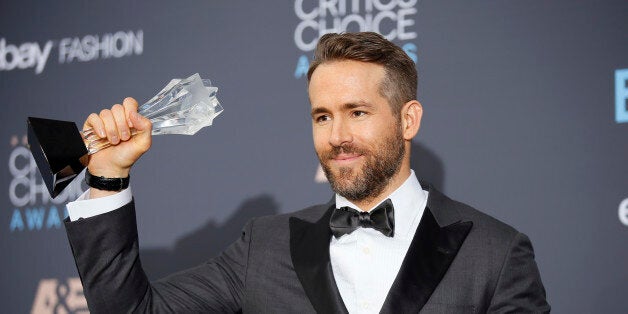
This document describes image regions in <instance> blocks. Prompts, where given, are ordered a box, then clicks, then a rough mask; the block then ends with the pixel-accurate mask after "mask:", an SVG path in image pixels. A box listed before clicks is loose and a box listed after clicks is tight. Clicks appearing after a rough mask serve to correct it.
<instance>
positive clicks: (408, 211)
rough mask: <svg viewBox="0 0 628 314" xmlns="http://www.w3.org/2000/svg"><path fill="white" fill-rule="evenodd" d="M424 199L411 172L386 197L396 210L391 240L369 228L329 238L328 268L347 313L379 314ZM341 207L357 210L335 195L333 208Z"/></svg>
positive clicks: (421, 213)
mask: <svg viewBox="0 0 628 314" xmlns="http://www.w3.org/2000/svg"><path fill="white" fill-rule="evenodd" d="M427 195H428V192H427V191H424V190H423V189H422V188H421V185H420V184H419V180H417V178H416V175H415V174H414V171H412V173H411V174H410V177H408V179H407V180H406V181H405V182H404V183H403V184H402V185H401V186H400V187H399V188H397V190H395V191H394V192H393V193H392V194H390V195H389V196H388V197H387V198H390V200H391V201H392V203H393V207H394V208H395V233H394V236H393V237H390V238H389V237H387V236H385V235H383V234H382V233H381V232H379V231H377V230H375V229H372V228H358V229H356V230H355V231H353V232H352V233H351V234H345V235H343V236H341V237H340V238H338V239H336V237H332V238H331V241H330V243H329V255H330V258H331V266H332V269H333V273H334V278H335V279H336V285H337V286H338V291H339V292H340V295H341V296H342V300H343V302H344V303H345V306H346V307H347V310H349V313H379V311H380V309H381V308H382V306H383V305H384V301H385V300H386V296H387V295H388V291H389V290H390V287H391V286H392V284H393V282H394V281H395V278H396V277H397V273H398V272H399V269H400V268H401V263H402V262H403V259H404V258H405V256H406V252H407V251H408V248H409V247H410V242H412V238H413V237H414V233H415V231H416V229H417V228H418V226H419V222H420V220H421V217H422V216H423V211H424V210H425V206H426V204H427ZM378 205H379V204H378ZM343 206H349V207H352V208H355V209H358V207H357V206H355V205H354V204H352V203H351V202H349V201H348V200H347V199H345V198H344V197H342V196H340V195H336V207H337V208H340V207H343ZM375 207H377V206H374V207H373V208H371V209H370V210H369V211H371V210H373V209H374V208H375ZM358 210H359V209H358Z"/></svg>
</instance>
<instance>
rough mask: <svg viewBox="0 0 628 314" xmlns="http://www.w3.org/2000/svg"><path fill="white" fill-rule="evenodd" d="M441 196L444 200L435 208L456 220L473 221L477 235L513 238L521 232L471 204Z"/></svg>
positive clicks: (473, 229) (473, 230) (474, 231)
mask: <svg viewBox="0 0 628 314" xmlns="http://www.w3.org/2000/svg"><path fill="white" fill-rule="evenodd" d="M437 193H438V192H437ZM441 197H442V200H441V202H439V204H438V205H439V206H438V208H435V209H434V210H435V211H441V213H440V214H441V215H444V216H448V217H455V219H454V220H457V221H461V222H464V221H471V222H472V223H473V228H472V232H473V233H475V234H476V235H480V236H482V237H490V238H500V239H512V238H514V237H515V236H516V235H517V234H519V233H520V232H519V231H518V230H517V229H516V228H515V227H513V226H512V225H510V224H508V223H506V222H503V221H501V220H499V219H498V218H495V217H493V216H491V215H489V214H487V213H485V212H483V211H482V210H479V209H477V208H475V207H473V206H471V205H469V204H466V203H463V202H460V201H457V200H454V199H451V198H449V197H447V196H445V195H442V194H441ZM443 212H445V213H443ZM436 215H438V214H436ZM450 219H451V218H450Z"/></svg>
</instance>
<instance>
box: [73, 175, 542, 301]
mask: <svg viewBox="0 0 628 314" xmlns="http://www.w3.org/2000/svg"><path fill="white" fill-rule="evenodd" d="M428 189H429V198H428V202H427V208H426V210H425V212H424V214H423V217H422V219H421V222H420V224H419V227H418V229H417V231H416V233H415V235H414V238H413V240H412V243H411V245H410V248H409V249H408V252H407V254H406V256H405V259H404V261H403V264H402V265H401V269H400V270H399V273H398V275H397V277H396V279H395V281H394V283H393V286H392V288H391V289H390V291H389V293H388V296H387V298H386V301H385V303H384V306H383V308H382V310H381V312H382V313H485V312H490V313H546V312H549V310H550V307H549V305H548V303H547V302H546V299H545V290H544V288H543V284H542V283H541V278H540V276H539V271H538V269H537V266H536V263H535V262H534V253H533V251H532V246H531V244H530V241H529V240H528V238H527V237H526V236H525V235H523V234H522V233H519V232H517V231H516V230H515V229H513V228H512V227H510V226H508V225H506V224H504V223H502V222H499V221H498V220H496V219H494V218H491V217H489V216H487V215H485V214H482V213H480V212H479V211H477V210H475V209H473V208H471V207H469V206H467V205H464V204H462V203H459V202H456V201H453V200H451V199H449V198H447V197H446V196H444V195H443V194H441V193H440V192H438V191H437V190H435V189H433V188H431V187H429V188H428ZM333 208H334V204H333V203H328V204H325V205H319V206H313V207H310V208H306V209H303V210H301V211H298V212H295V213H290V214H282V215H276V216H268V217H261V218H256V219H253V220H251V221H250V222H249V223H248V224H247V225H246V226H245V228H244V230H243V231H242V236H241V237H240V238H239V239H238V240H237V241H236V242H235V243H233V244H232V245H231V246H229V248H227V249H226V250H225V251H224V252H223V253H222V254H221V255H220V256H218V257H216V258H214V259H212V260H210V261H208V262H206V263H204V264H202V265H199V266H197V267H195V268H192V269H188V270H185V271H182V272H180V273H176V274H173V275H171V276H169V277H166V278H164V279H161V280H159V281H157V282H153V283H150V282H149V281H148V280H147V277H146V275H145V274H144V271H143V270H142V265H141V262H140V258H139V250H138V238H137V227H136V221H135V209H134V204H133V202H131V203H130V204H128V205H125V206H124V207H122V208H119V209H117V210H115V211H112V212H109V213H106V214H103V215H99V216H95V217H91V218H87V219H79V220H77V221H75V222H69V221H67V220H66V223H65V225H66V229H67V233H68V237H69V240H70V245H71V247H72V252H73V254H74V258H75V260H76V265H77V267H78V271H79V274H80V277H81V280H82V282H83V288H84V293H85V297H86V299H87V301H88V304H89V309H90V311H91V312H92V313H130V312H141V313H144V312H159V313H162V312H166V313H233V312H236V313H237V312H244V313H314V312H318V313H345V312H347V310H346V308H345V306H344V303H343V301H342V298H341V297H340V294H339V292H338V289H337V287H336V284H335V281H334V277H333V273H332V269H331V264H330V260H329V241H330V239H331V236H332V235H331V232H330V229H329V218H330V215H331V211H332V209H333ZM199 249H202V248H199ZM373 271H377V270H375V269H374V270H373ZM364 275H365V276H368V274H364Z"/></svg>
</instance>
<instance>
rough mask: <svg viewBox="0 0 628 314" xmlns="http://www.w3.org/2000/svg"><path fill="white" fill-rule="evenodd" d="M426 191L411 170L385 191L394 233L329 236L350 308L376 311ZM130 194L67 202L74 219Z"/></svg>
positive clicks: (409, 237)
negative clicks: (400, 183) (389, 192)
mask: <svg viewBox="0 0 628 314" xmlns="http://www.w3.org/2000/svg"><path fill="white" fill-rule="evenodd" d="M427 196H428V193H427V191H424V190H423V189H422V188H421V185H420V184H419V181H418V179H417V178H416V175H415V174H414V171H412V173H411V174H410V176H409V177H408V179H406V181H405V182H404V183H403V184H402V185H401V186H400V187H399V188H397V190H395V191H394V192H393V193H392V194H390V195H389V196H388V197H387V198H390V200H391V201H392V203H393V206H394V209H395V210H394V212H395V233H394V236H393V237H391V238H389V237H386V236H385V235H383V234H382V233H381V232H379V231H377V230H374V229H371V228H358V229H356V230H355V231H353V232H352V233H351V234H345V235H343V236H341V237H340V238H338V239H336V238H335V237H332V238H331V241H330V243H329V254H330V258H331V265H332V269H333V273H334V278H335V280H336V285H337V286H338V291H339V292H340V295H341V296H342V300H343V302H344V303H345V306H346V307H347V310H348V311H349V313H379V311H380V309H381V308H382V305H383V304H384V301H385V300H386V296H387V295H388V291H389V290H390V287H391V286H392V284H393V282H394V280H395V278H396V277H397V273H398V272H399V268H401V263H402V262H403V259H404V257H405V256H406V252H407V251H408V248H409V247H410V242H411V241H412V238H413V237H414V233H415V231H416V229H417V227H418V226H419V222H420V220H421V217H422V216H423V211H424V210H425V206H426V204H427ZM131 199H132V194H131V188H130V187H129V188H127V189H125V190H122V191H121V192H120V193H116V194H113V195H110V196H107V197H101V198H96V199H89V190H88V191H86V192H85V193H83V194H82V195H81V196H80V197H79V198H78V199H77V200H76V201H74V202H70V203H68V205H67V208H68V215H69V217H70V220H71V221H75V220H77V219H79V218H88V217H92V216H96V215H100V214H104V213H107V212H110V211H113V210H115V209H117V208H120V207H121V206H123V205H125V204H127V203H128V202H130V201H131ZM378 205H379V204H378ZM343 206H349V207H352V208H355V209H358V207H357V206H355V205H354V204H352V203H351V202H350V201H348V200H347V199H346V198H344V197H342V196H340V195H336V207H337V208H340V207H343ZM375 207H377V206H374V207H373V208H375ZM373 208H372V209H373ZM372 209H370V210H372ZM370 210H369V211H370Z"/></svg>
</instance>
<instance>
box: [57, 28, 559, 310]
mask: <svg viewBox="0 0 628 314" xmlns="http://www.w3.org/2000/svg"><path fill="white" fill-rule="evenodd" d="M308 80H309V86H308V89H309V96H310V102H311V106H312V108H311V114H312V132H313V138H314V146H315V149H316V153H317V155H318V157H319V159H320V162H321V165H322V166H323V169H324V171H325V173H326V175H327V178H328V179H329V181H330V183H331V186H332V188H333V190H334V191H335V193H336V195H335V197H334V198H333V199H332V201H330V202H329V203H327V204H324V205H318V206H313V207H310V208H306V209H304V210H301V211H298V212H295V213H291V214H284V215H277V216H268V217H261V218H256V219H253V220H252V221H250V222H249V223H248V224H247V225H246V226H245V228H244V230H243V232H242V236H241V237H240V239H238V240H237V241H236V242H235V243H233V244H232V245H231V246H230V247H229V248H227V249H226V250H225V251H224V252H223V253H222V254H221V255H220V256H218V257H217V258H215V259H213V260H210V261H208V262H207V263H205V264H202V265H200V266H198V267H196V268H192V269H189V270H186V271H183V272H180V273H177V274H174V275H171V276H169V277H167V278H164V279H162V280H159V281H157V282H154V283H149V282H148V280H147V279H146V275H145V274H144V272H143V270H142V267H141V263H140V260H139V255H138V242H137V241H138V240H137V228H136V224H135V211H134V203H133V201H132V200H131V196H130V190H129V189H128V188H127V189H124V190H123V191H122V192H118V191H111V190H118V189H119V188H120V187H119V186H118V185H119V184H118V183H117V182H124V180H125V179H119V178H128V175H129V172H130V168H131V166H132V165H133V163H135V161H137V159H138V158H139V157H140V156H141V155H142V154H143V153H144V152H146V151H147V150H148V148H149V147H150V143H151V139H150V132H149V131H150V127H151V126H150V122H149V121H148V120H146V119H145V118H143V117H141V116H139V115H138V114H137V112H136V111H137V102H135V100H133V99H131V98H127V99H125V100H124V102H123V104H122V105H115V106H113V107H112V108H111V110H103V111H101V112H100V114H92V115H90V116H89V118H88V119H87V121H86V123H85V127H86V128H87V127H93V128H94V129H95V130H96V131H97V132H98V134H99V135H100V136H101V137H103V138H104V137H106V138H107V139H109V141H110V142H111V143H112V144H114V146H113V147H111V148H108V149H106V150H103V151H101V152H99V153H97V154H95V155H93V156H92V157H91V159H90V161H89V165H88V172H89V173H91V174H88V176H87V178H88V179H87V181H88V184H89V185H90V186H92V188H91V189H90V190H89V191H88V192H87V194H88V195H84V196H82V197H81V199H79V200H78V201H76V202H73V203H70V204H68V210H69V212H70V220H72V222H66V228H67V231H68V236H69V239H70V244H71V246H72V250H73V253H74V256H75V259H76V264H77V267H78V270H79V274H80V276H81V280H82V281H83V286H84V289H85V297H86V298H87V300H88V303H89V307H90V310H91V311H92V312H93V313H100V312H102V313H121V312H175V313H188V312H205V313H206V312H240V311H242V312H247V313H293V312H301V313H313V312H318V313H343V312H351V313H378V312H381V313H418V312H421V313H484V312H492V313H493V312H494V313H528V312H529V313H544V312H549V309H550V308H549V305H548V304H547V302H546V300H545V290H544V288H543V285H542V283H541V279H540V276H539V272H538V269H537V267H536V264H535V262H534V254H533V251H532V247H531V244H530V242H529V240H528V238H527V237H526V236H525V235H523V234H521V233H519V232H517V231H516V230H514V229H513V228H512V227H509V226H507V225H505V224H504V223H501V222H499V221H497V220H495V219H493V218H491V217H488V216H487V215H485V214H482V213H480V212H478V211H476V210H475V209H473V208H470V207H469V206H467V205H464V204H462V203H458V202H456V201H453V200H450V199H449V198H447V197H446V196H444V195H442V194H441V193H440V192H438V191H436V190H435V189H433V188H432V187H430V186H429V185H427V184H420V183H419V181H418V180H417V178H416V176H415V174H414V172H413V171H412V170H411V169H410V148H411V141H412V138H413V137H414V136H415V135H416V133H417V132H418V130H419V126H420V122H421V116H422V107H421V104H420V103H419V102H418V101H417V100H416V86H417V74H416V69H415V66H414V63H413V62H412V61H411V60H410V59H409V58H408V56H407V55H406V54H405V53H404V52H403V51H402V50H401V49H400V48H399V47H397V46H395V45H393V44H392V43H390V42H389V41H387V40H386V39H384V38H383V37H382V36H380V35H377V34H375V33H354V34H329V35H325V36H323V37H322V38H321V39H320V41H319V44H318V46H317V49H316V52H315V60H314V61H313V63H312V65H311V67H310V70H309V72H308ZM130 128H135V129H136V130H138V131H139V134H138V135H137V136H134V137H130ZM112 178H117V179H112ZM88 198H89V199H88ZM80 218H84V219H80Z"/></svg>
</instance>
